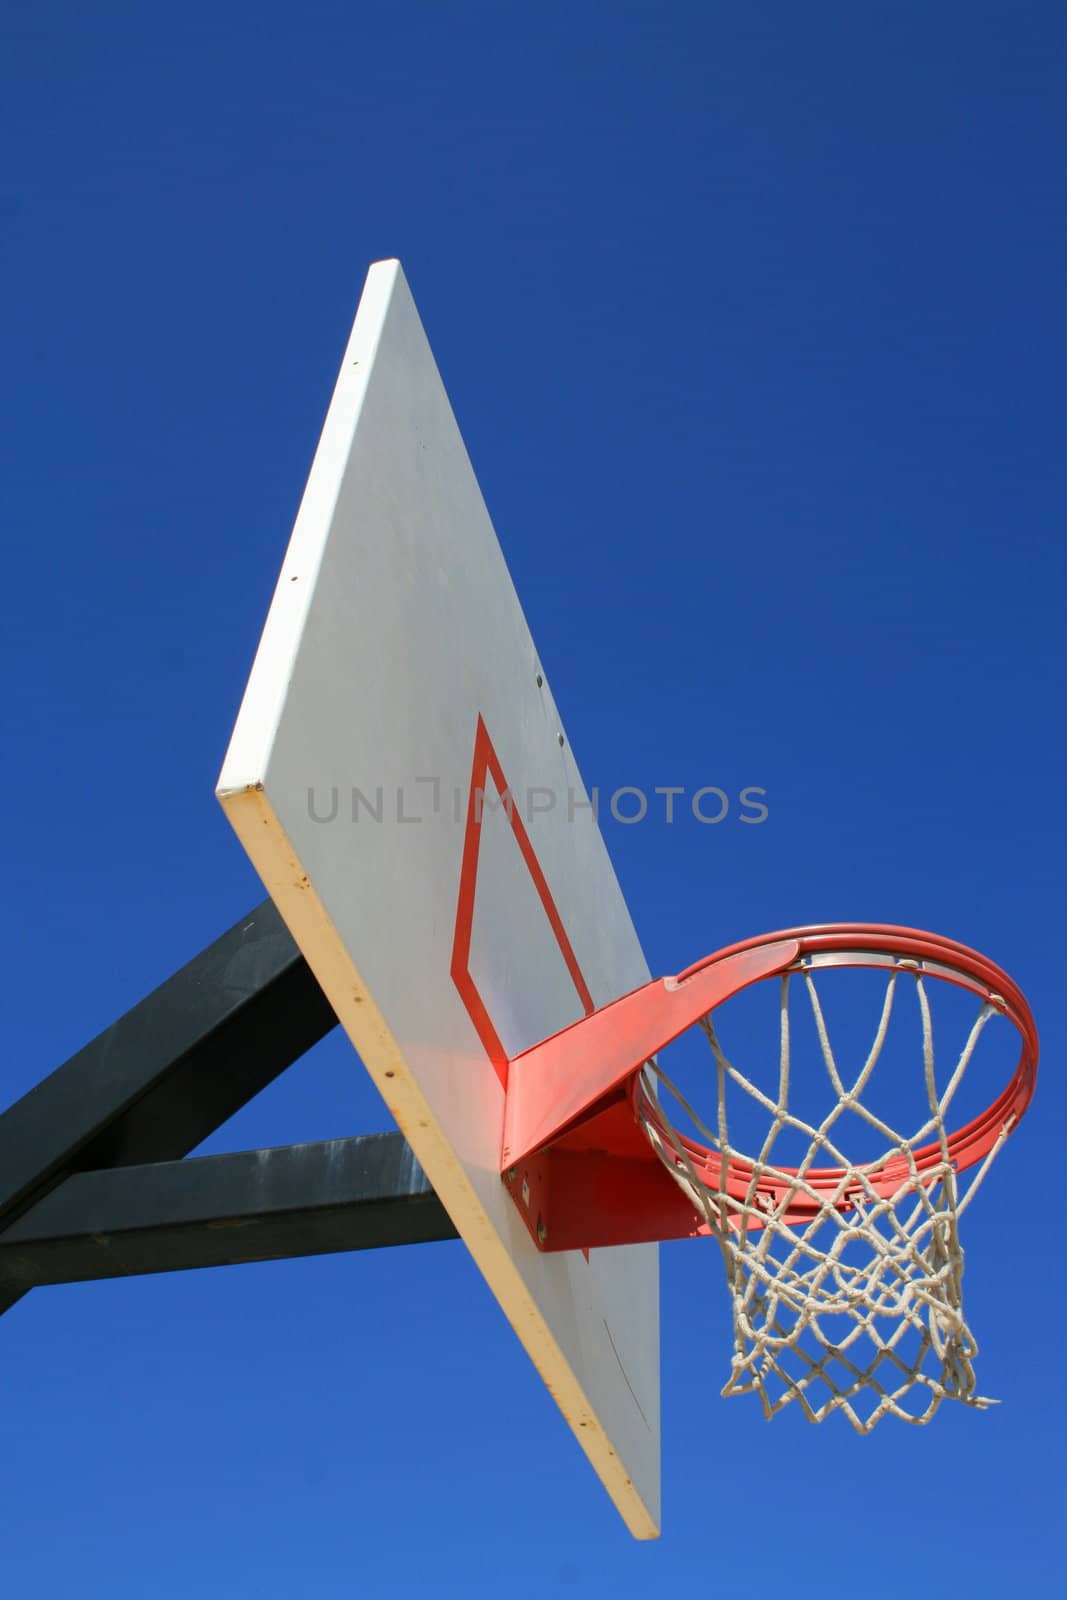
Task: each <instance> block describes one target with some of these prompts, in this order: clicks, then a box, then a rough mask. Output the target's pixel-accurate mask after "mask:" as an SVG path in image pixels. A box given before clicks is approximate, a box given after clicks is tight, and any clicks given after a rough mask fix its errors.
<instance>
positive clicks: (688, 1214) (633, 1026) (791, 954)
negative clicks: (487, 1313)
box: [500, 939, 800, 1251]
mask: <svg viewBox="0 0 1067 1600" xmlns="http://www.w3.org/2000/svg"><path fill="white" fill-rule="evenodd" d="M799 953H800V946H799V944H798V942H797V941H796V940H795V939H782V940H780V941H778V942H776V943H773V944H764V945H760V946H759V947H757V948H754V949H747V950H741V951H738V952H737V953H735V954H731V955H726V956H724V957H722V958H718V959H716V958H712V961H711V962H710V963H707V964H702V965H700V966H697V967H695V968H692V969H690V971H689V972H687V973H684V974H683V975H682V976H681V977H678V978H654V979H653V980H652V982H651V983H647V984H644V985H643V986H642V987H641V988H640V989H635V990H634V991H633V992H632V993H631V994H628V995H624V996H623V997H622V998H621V999H620V1000H615V1001H612V1002H611V1004H609V1005H606V1006H603V1007H601V1009H600V1010H599V1011H594V1012H593V1013H592V1015H590V1016H588V1017H583V1018H582V1019H581V1020H580V1021H579V1022H576V1023H573V1024H572V1025H571V1027H569V1028H564V1029H563V1030H562V1032H560V1033H557V1034H553V1036H552V1037H551V1038H550V1039H545V1040H544V1041H543V1042H542V1043H541V1044H537V1045H534V1046H533V1047H532V1049H530V1050H526V1051H524V1052H523V1054H522V1055H520V1056H515V1057H514V1058H513V1059H512V1060H511V1061H510V1062H509V1063H508V1078H507V1100H506V1104H505V1112H504V1144H503V1149H502V1152H501V1169H500V1170H501V1175H502V1177H503V1180H504V1182H505V1184H506V1185H507V1187H508V1190H509V1191H510V1193H511V1196H512V1198H513V1200H514V1202H515V1204H516V1206H517V1207H518V1210H519V1214H520V1216H521V1217H522V1219H523V1221H524V1222H525V1224H526V1227H527V1228H528V1229H529V1232H530V1235H531V1237H532V1239H533V1240H534V1243H535V1244H536V1245H537V1248H538V1249H539V1250H543V1251H556V1250H578V1249H593V1248H600V1247H602V1246H604V1245H617V1244H643V1243H649V1242H651V1241H653V1240H658V1239H686V1238H692V1237H695V1236H696V1235H697V1234H701V1233H705V1234H706V1233H707V1232H708V1231H709V1229H708V1225H707V1222H706V1219H705V1217H704V1214H703V1212H702V1211H700V1210H699V1209H698V1208H697V1207H696V1206H695V1205H694V1204H693V1202H692V1201H691V1200H690V1199H689V1198H688V1197H687V1196H686V1194H685V1193H684V1191H683V1190H682V1189H681V1188H680V1187H679V1186H678V1184H677V1183H675V1181H674V1180H673V1178H672V1177H671V1176H670V1174H669V1173H668V1172H667V1170H666V1168H665V1167H664V1165H663V1163H662V1161H661V1160H660V1159H659V1157H658V1156H657V1155H656V1152H655V1151H654V1150H653V1149H652V1146H651V1145H650V1144H649V1142H648V1139H647V1137H646V1136H645V1133H644V1131H643V1129H642V1128H641V1126H640V1124H639V1123H638V1121H637V1118H636V1116H635V1114H634V1109H633V1094H632V1090H633V1085H634V1080H635V1078H636V1076H637V1073H638V1072H639V1071H640V1069H641V1067H642V1066H643V1065H644V1064H645V1062H646V1061H648V1060H649V1058H650V1057H652V1056H654V1055H655V1054H656V1052H657V1050H662V1049H663V1048H664V1046H666V1045H668V1044H670V1042H671V1041H672V1040H673V1039H677V1038H678V1036H679V1035H680V1034H682V1033H684V1032H685V1031H686V1029H687V1028H691V1027H692V1026H693V1025H694V1024H695V1023H697V1022H699V1020H700V1018H701V1017H703V1016H706V1015H707V1013H708V1012H709V1011H711V1010H713V1009H714V1007H715V1006H717V1005H721V1004H722V1002H723V1001H724V1000H728V999H729V998H730V996H731V995H734V994H736V993H737V992H738V991H739V990H740V989H744V988H747V987H748V985H749V984H752V983H756V982H758V981H759V980H760V979H761V978H768V977H771V976H772V975H773V974H775V973H777V972H784V971H785V969H786V968H787V967H789V966H791V965H792V964H793V962H795V961H796V960H797V958H798V955H799Z"/></svg>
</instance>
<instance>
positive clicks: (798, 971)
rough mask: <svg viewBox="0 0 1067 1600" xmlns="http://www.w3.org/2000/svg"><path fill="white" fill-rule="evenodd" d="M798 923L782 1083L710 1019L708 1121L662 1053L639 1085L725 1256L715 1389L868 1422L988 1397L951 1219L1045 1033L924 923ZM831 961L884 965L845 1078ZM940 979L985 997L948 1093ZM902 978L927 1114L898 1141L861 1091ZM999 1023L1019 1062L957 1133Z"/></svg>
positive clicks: (652, 1126) (1032, 1069)
mask: <svg viewBox="0 0 1067 1600" xmlns="http://www.w3.org/2000/svg"><path fill="white" fill-rule="evenodd" d="M795 936H797V937H798V938H799V939H800V940H801V955H800V958H799V959H798V960H797V961H796V962H795V963H794V964H793V965H792V966H791V967H790V968H788V969H787V970H786V971H785V972H783V973H781V975H780V977H779V978H778V985H779V1000H778V1041H779V1043H778V1063H777V1087H776V1092H775V1093H773V1094H771V1093H768V1092H767V1091H766V1090H765V1089H763V1088H760V1087H759V1086H758V1085H757V1084H756V1083H754V1082H753V1081H752V1080H751V1079H750V1078H749V1077H747V1076H746V1075H745V1074H744V1073H743V1072H742V1071H741V1070H740V1069H739V1068H738V1067H737V1066H736V1065H735V1064H734V1063H733V1062H732V1061H731V1060H730V1059H729V1058H728V1057H727V1055H726V1054H725V1052H724V1050H723V1047H722V1045H721V1043H720V1040H719V1037H718V1034H717V1032H716V1028H715V1024H714V1020H713V1015H712V1014H710V1013H709V1014H708V1015H706V1016H704V1017H703V1018H701V1019H700V1021H699V1024H698V1026H699V1027H700V1028H701V1029H702V1031H703V1033H704V1035H705V1036H706V1038H707V1041H708V1044H709V1046H710V1049H711V1054H712V1058H713V1061H714V1071H715V1083H716V1096H715V1098H716V1107H717V1118H716V1126H715V1127H714V1129H712V1128H709V1127H707V1126H706V1125H705V1124H704V1122H702V1121H701V1119H700V1117H699V1116H698V1114H697V1113H696V1111H695V1110H694V1109H693V1107H692V1105H691V1104H690V1103H689V1101H688V1100H687V1099H686V1097H685V1095H684V1094H683V1093H682V1092H681V1090H680V1089H679V1088H678V1087H677V1085H676V1084H674V1083H673V1082H672V1081H671V1079H670V1078H669V1077H668V1076H667V1074H666V1073H665V1072H664V1071H663V1070H662V1069H661V1067H660V1066H659V1064H658V1062H657V1061H656V1060H655V1059H650V1060H648V1061H647V1062H646V1063H645V1064H644V1066H643V1068H642V1069H641V1070H640V1071H639V1072H638V1073H637V1074H636V1076H635V1077H634V1079H633V1082H632V1085H631V1097H632V1105H633V1109H634V1113H635V1115H636V1117H637V1120H638V1122H639V1123H640V1125H641V1127H642V1128H643V1129H644V1132H645V1135H646V1137H647V1138H648V1140H649V1142H650V1144H651V1146H652V1148H653V1150H654V1151H655V1152H656V1154H657V1155H658V1157H659V1159H660V1160H661V1161H662V1162H663V1164H664V1166H665V1167H666V1168H667V1170H668V1172H669V1173H670V1175H671V1177H672V1178H673V1179H674V1180H675V1182H676V1183H678V1184H679V1186H680V1187H681V1188H682V1189H683V1190H684V1192H685V1193H686V1194H687V1195H688V1197H689V1198H690V1199H691V1201H692V1202H693V1203H694V1204H695V1205H696V1207H697V1208H698V1210H699V1211H700V1212H702V1213H703V1215H704V1217H705V1219H706V1221H707V1225H708V1229H709V1231H710V1233H711V1234H712V1235H713V1236H714V1237H715V1238H716V1239H717V1241H718V1243H719V1246H720V1249H721V1252H722V1257H723V1261H724V1264H725V1267H726V1277H727V1285H728V1288H729V1292H730V1295H731V1299H732V1302H733V1334H734V1353H733V1359H732V1363H731V1372H730V1377H729V1380H728V1382H727V1383H726V1386H725V1388H724V1390H723V1393H724V1394H740V1393H756V1394H757V1395H758V1396H759V1398H760V1400H761V1402H762V1405H763V1409H764V1413H765V1415H766V1416H768V1417H771V1416H773V1415H774V1414H775V1413H777V1412H778V1411H781V1410H782V1409H783V1408H784V1407H786V1406H788V1405H791V1404H794V1403H795V1404H796V1405H798V1406H799V1407H800V1409H801V1410H802V1411H803V1413H804V1414H805V1416H806V1417H807V1418H808V1419H809V1421H812V1422H820V1421H822V1420H823V1419H824V1418H825V1417H827V1416H828V1415H829V1414H830V1413H831V1412H833V1411H835V1410H840V1411H842V1412H843V1413H844V1414H845V1415H846V1417H847V1418H848V1420H849V1421H850V1422H851V1424H852V1425H853V1427H854V1428H856V1429H857V1430H858V1431H859V1432H861V1433H869V1432H870V1431H871V1430H872V1429H873V1428H874V1427H875V1425H876V1424H877V1423H878V1422H879V1421H880V1420H881V1418H882V1417H885V1416H895V1417H898V1418H900V1419H902V1420H904V1421H907V1422H910V1423H915V1424H922V1423H926V1422H928V1421H930V1419H931V1418H932V1417H933V1415H934V1414H935V1413H936V1411H937V1410H938V1408H939V1406H940V1405H941V1403H942V1401H943V1400H946V1399H954V1400H958V1401H961V1402H962V1403H964V1404H965V1405H968V1406H972V1407H976V1408H983V1407H985V1406H988V1405H990V1404H992V1403H993V1402H991V1401H990V1400H988V1399H986V1398H984V1397H983V1396H981V1395H979V1393H978V1391H977V1385H976V1379H975V1373H974V1358H975V1356H976V1354H977V1349H978V1346H977V1343H976V1341H975V1339H974V1336H973V1334H972V1332H971V1330H970V1328H969V1327H968V1324H967V1322H966V1319H965V1317H964V1313H963V1294H962V1279H963V1250H962V1247H961V1244H960V1235H959V1220H960V1217H961V1216H962V1214H963V1212H964V1210H965V1209H966V1207H967V1206H968V1205H969V1204H970V1202H971V1200H972V1199H973V1198H974V1195H975V1194H976V1193H977V1191H978V1188H979V1187H980V1185H981V1183H982V1182H983V1180H984V1178H985V1176H986V1173H987V1172H988V1170H989V1168H990V1166H991V1165H992V1163H993V1161H994V1159H995V1158H996V1156H997V1154H998V1152H999V1150H1000V1149H1001V1147H1002V1146H1003V1143H1004V1140H1005V1139H1006V1138H1007V1136H1008V1134H1009V1133H1010V1132H1011V1130H1012V1128H1013V1127H1014V1126H1015V1125H1016V1123H1017V1122H1018V1119H1019V1117H1020V1116H1021V1115H1022V1113H1023V1111H1024V1110H1025V1109H1026V1106H1027V1104H1028V1103H1029V1099H1030V1095H1031V1094H1032V1091H1033V1084H1034V1078H1035V1074H1036V1062H1037V1036H1036V1031H1035V1029H1034V1025H1033V1019H1032V1017H1031V1015H1030V1012H1029V1008H1028V1007H1027V1005H1026V1001H1025V999H1024V998H1023V997H1022V995H1021V993H1020V992H1019V991H1018V989H1017V988H1016V987H1015V985H1014V984H1013V983H1012V981H1011V979H1010V978H1008V977H1007V974H1005V973H1003V972H1001V971H1000V969H999V968H996V967H994V966H993V965H992V963H989V962H987V961H986V960H985V958H984V957H981V956H978V955H977V954H976V953H975V952H972V951H969V950H967V949H966V947H965V946H962V945H956V944H954V943H952V942H951V941H947V940H941V939H938V938H937V937H936V936H933V935H920V934H916V933H914V932H913V930H902V929H887V928H879V927H876V926H875V925H843V926H840V927H838V928H824V929H814V930H812V929H808V930H797V931H796V935H795ZM767 937H768V939H771V938H782V937H783V936H782V935H769V936H767ZM761 942H763V941H759V940H756V941H749V943H750V944H751V945H756V944H759V943H761ZM913 945H917V946H918V947H916V948H912V946H913ZM737 948H739V947H737V946H734V947H732V950H731V952H726V953H732V951H733V950H736V949H737ZM710 959H711V960H716V959H721V956H720V957H712V958H710ZM701 965H704V964H701ZM830 966H836V967H846V966H865V967H876V968H877V967H880V968H883V969H884V970H885V974H886V984H885V990H884V995H883V998H882V1004H881V1010H880V1014H879V1017H878V1022H877V1025H876V1028H875V1032H874V1038H873V1041H872V1043H871V1046H870V1048H869V1050H868V1051H867V1054H866V1056H865V1057H864V1059H863V1060H862V1061H861V1062H859V1064H858V1070H856V1071H855V1073H854V1075H853V1076H852V1078H851V1081H849V1080H848V1078H847V1077H846V1076H843V1074H842V1070H841V1066H840V1064H839V1061H838V1059H837V1057H836V1056H835V1052H834V1049H833V1046H832V1044H831V1039H830V1032H829V1028H828V1026H827V1022H826V1018H825V1014H824V1008H823V1002H822V998H821V997H820V994H819V991H818V988H817V984H816V974H817V973H818V971H819V969H820V968H824V967H830ZM689 970H690V974H691V973H692V972H694V971H696V970H698V969H697V968H691V969H689ZM687 976H689V974H683V975H682V978H681V979H680V980H679V981H684V979H685V977H687ZM931 977H933V978H935V979H942V980H946V981H948V982H951V983H954V984H956V985H957V986H960V987H962V988H964V989H967V990H969V991H970V992H971V993H972V994H974V996H975V997H976V999H977V1000H978V1012H977V1015H976V1017H975V1018H974V1021H973V1023H972V1024H971V1027H970V1030H969V1032H968V1034H967V1036H966V1038H965V1040H964V1043H963V1047H962V1049H961V1051H960V1053H959V1056H958V1058H957V1060H956V1062H955V1064H954V1066H953V1067H952V1069H951V1072H950V1074H949V1077H948V1081H947V1083H946V1085H945V1087H944V1088H943V1089H941V1090H940V1091H939V1090H938V1086H937V1081H936V1077H935V1057H934V1037H933V1023H932V1018H931V1005H930V995H929V992H928V984H929V980H930V978H931ZM798 982H799V983H800V984H801V985H802V986H803V989H804V992H805V996H806V999H807V1002H808V1005H809V1008H810V1012H811V1016H812V1019H813V1021H814V1027H815V1034H816V1038H817V1041H818V1051H819V1054H820V1055H821V1058H822V1064H823V1067H824V1068H825V1072H826V1075H827V1078H828V1080H829V1084H830V1091H831V1101H832V1104H831V1105H830V1109H829V1110H828V1112H827V1113H826V1115H825V1116H824V1117H823V1118H822V1119H821V1121H818V1122H815V1121H809V1120H806V1119H805V1118H804V1117H802V1116H800V1115H798V1113H797V1112H796V1110H795V1109H794V1105H793V1099H794V1097H793V1095H792V1089H793V1085H792V1082H791V1077H792V1071H793V1051H792V1045H791V1027H790V1022H791V1018H790V993H791V986H794V985H795V984H796V983H798ZM902 984H904V985H906V986H908V987H910V988H913V989H914V992H915V995H916V997H917V1001H918V1009H919V1016H920V1022H921V1028H920V1033H921V1070H922V1084H923V1093H924V1102H925V1120H924V1121H923V1122H922V1125H921V1126H920V1127H919V1128H917V1129H913V1130H912V1131H911V1132H910V1133H907V1134H905V1133H901V1132H900V1131H899V1130H897V1129H895V1128H894V1127H893V1126H891V1125H890V1123H889V1122H887V1121H886V1120H884V1118H883V1117H881V1116H879V1115H877V1114H876V1113H875V1112H874V1110H873V1109H872V1108H871V1107H870V1105H868V1104H866V1103H865V1101H864V1092H865V1090H866V1089H867V1087H868V1085H869V1083H870V1079H871V1076H872V1074H873V1073H874V1070H875V1068H876V1066H877V1065H878V1062H879V1059H880V1058H881V1056H882V1054H883V1050H884V1047H885V1043H886V1038H887V1035H888V1032H889V1027H890V1022H891V1019H892V1016H893V1013H894V1008H895V1006H897V1005H898V1003H899V1001H898V991H899V989H900V986H901V985H902ZM1003 1016H1007V1017H1008V1018H1009V1019H1010V1020H1011V1021H1012V1022H1013V1023H1014V1024H1015V1026H1016V1028H1017V1029H1018V1031H1019V1033H1020V1035H1021V1037H1022V1041H1023V1043H1022V1052H1021V1055H1020V1058H1019V1064H1018V1067H1017V1068H1016V1072H1015V1075H1014V1077H1013V1078H1012V1080H1011V1082H1010V1083H1009V1085H1008V1086H1007V1088H1006V1089H1005V1090H1004V1091H1003V1093H1002V1094H1001V1095H1000V1096H999V1097H998V1098H997V1099H996V1100H995V1101H994V1102H993V1104H992V1105H991V1106H990V1107H989V1108H988V1109H987V1111H985V1112H983V1113H982V1114H981V1116H979V1117H976V1118H975V1119H974V1120H973V1121H972V1122H971V1123H969V1124H967V1125H966V1127H964V1128H962V1129H959V1130H957V1131H955V1132H952V1131H950V1128H949V1123H948V1115H949V1112H950V1109H951V1106H952V1103H953V1100H954V1098H955V1096H956V1093H957V1091H958V1089H959V1087H960V1084H961V1082H962V1081H963V1078H964V1075H965V1073H966V1071H967V1068H968V1066H969V1065H970V1063H971V1061H972V1059H973V1057H974V1054H975V1051H976V1049H977V1046H978V1043H979V1040H980V1038H981V1036H982V1034H983V1033H984V1031H985V1029H986V1028H987V1026H988V1024H989V1023H990V1021H992V1020H993V1019H994V1018H998V1017H1003ZM731 1085H732V1086H733V1088H734V1090H735V1091H741V1092H742V1093H743V1094H744V1095H746V1096H748V1097H749V1098H750V1099H751V1101H753V1102H755V1104H756V1105H758V1106H759V1107H760V1109H761V1110H762V1111H763V1112H764V1113H765V1115H766V1117H767V1118H768V1125H767V1131H766V1134H765V1136H764V1138H763V1142H762V1144H761V1146H760V1148H759V1150H758V1152H757V1153H756V1154H755V1155H752V1154H745V1153H743V1152H742V1151H740V1150H739V1149H737V1148H736V1147H735V1145H734V1144H733V1143H732V1142H731V1137H730V1129H729V1119H728V1116H727V1089H728V1087H729V1086H731ZM672 1102H673V1104H674V1106H676V1107H677V1109H678V1111H680V1112H682V1113H684V1115H685V1117H686V1118H688V1120H689V1121H690V1122H691V1123H692V1124H693V1126H694V1127H696V1128H697V1129H698V1130H699V1132H700V1134H701V1135H702V1136H703V1138H704V1139H705V1140H706V1141H707V1142H706V1144H703V1145H701V1144H699V1143H697V1142H696V1141H695V1140H693V1139H691V1138H689V1137H687V1136H686V1135H684V1134H683V1133H681V1132H680V1131H679V1130H678V1129H677V1128H676V1127H675V1125H674V1123H673V1122H672V1121H671V1118H670V1116H669V1114H668V1111H667V1106H668V1105H669V1104H671V1103H672ZM846 1113H847V1115H848V1117H849V1118H855V1117H859V1118H860V1119H861V1120H862V1121H863V1122H864V1123H865V1124H866V1126H867V1128H869V1129H870V1130H872V1132H873V1134H874V1135H876V1136H877V1138H878V1140H879V1142H880V1145H881V1148H882V1154H881V1155H880V1156H879V1157H877V1158H876V1159H875V1160H873V1161H863V1162H857V1161H852V1160H850V1158H849V1157H848V1156H847V1154H846V1153H845V1151H844V1150H843V1149H842V1148H841V1146H840V1142H839V1141H840V1137H841V1132H840V1131H839V1124H840V1123H841V1119H842V1118H843V1117H845V1116H846ZM676 1114H677V1113H676ZM787 1130H788V1132H789V1133H790V1134H791V1136H794V1137H795V1136H800V1137H801V1138H802V1139H804V1140H806V1141H807V1152H806V1154H805V1156H804V1159H803V1160H802V1161H801V1162H800V1164H799V1166H797V1167H786V1166H782V1165H778V1164H776V1163H775V1161H774V1159H773V1155H774V1149H775V1146H776V1144H777V1143H778V1142H779V1140H780V1138H781V1136H782V1134H783V1133H785V1132H786V1131H787ZM817 1163H819V1164H817ZM822 1163H825V1164H822ZM965 1173H966V1174H967V1175H968V1176H967V1178H966V1180H964V1179H963V1175H964V1174H965Z"/></svg>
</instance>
